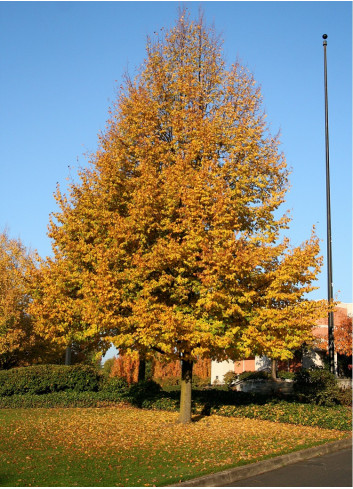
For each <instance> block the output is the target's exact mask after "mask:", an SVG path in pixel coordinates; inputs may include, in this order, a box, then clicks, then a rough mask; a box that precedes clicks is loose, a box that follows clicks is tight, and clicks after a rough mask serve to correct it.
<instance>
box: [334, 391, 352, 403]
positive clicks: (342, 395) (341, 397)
mask: <svg viewBox="0 0 353 489" xmlns="http://www.w3.org/2000/svg"><path fill="white" fill-rule="evenodd" d="M337 400H338V402H339V403H340V404H342V406H352V388H349V389H339V391H338V394H337Z"/></svg>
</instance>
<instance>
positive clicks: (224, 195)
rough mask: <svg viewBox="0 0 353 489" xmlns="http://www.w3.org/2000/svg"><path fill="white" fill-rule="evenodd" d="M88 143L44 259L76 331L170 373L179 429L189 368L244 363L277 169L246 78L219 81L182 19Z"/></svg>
mask: <svg viewBox="0 0 353 489" xmlns="http://www.w3.org/2000/svg"><path fill="white" fill-rule="evenodd" d="M100 140H101V145H100V149H99V150H98V151H97V153H96V155H94V156H93V157H92V160H91V166H90V168H88V169H86V170H82V171H81V172H80V182H79V183H78V184H75V183H73V184H72V185H71V188H70V190H69V195H68V197H66V196H63V195H62V194H61V192H60V190H59V189H58V191H57V194H56V199H57V202H58V204H59V207H60V212H58V213H56V214H55V215H54V216H53V219H52V221H51V226H50V236H51V237H52V239H53V240H54V244H55V246H54V251H55V253H57V254H58V255H61V256H62V257H63V258H64V260H63V262H62V265H63V266H64V267H66V268H67V269H68V270H74V272H72V271H70V272H69V273H70V274H71V273H74V277H75V280H79V281H80V288H79V294H80V297H81V298H82V300H80V301H79V306H78V307H79V308H80V314H79V316H80V320H82V321H83V323H84V324H85V325H87V327H88V330H89V331H94V330H95V328H97V332H98V333H99V334H101V335H102V336H103V337H104V338H106V339H107V340H111V341H113V343H114V344H115V346H116V347H117V348H119V351H120V352H122V353H127V354H129V353H131V352H135V351H136V352H138V353H139V354H140V356H142V357H143V358H146V359H148V357H149V356H150V355H151V354H152V352H153V351H155V352H158V353H160V354H163V355H164V357H165V359H166V360H167V361H174V360H181V366H182V367H181V371H182V373H181V376H182V381H181V409H180V421H181V422H183V423H184V422H188V421H190V419H191V381H192V368H193V364H194V362H195V361H196V360H197V358H201V359H202V358H212V359H217V360H223V359H225V358H238V357H243V356H244V355H245V354H246V353H247V352H248V351H249V348H250V346H249V343H248V342H247V341H245V340H246V338H247V331H248V330H249V328H250V326H251V321H252V322H253V324H254V320H255V319H254V318H255V316H256V314H260V313H261V308H260V307H259V306H258V304H259V300H258V298H257V296H258V294H260V295H263V292H261V291H258V290H257V288H256V287H257V286H258V284H259V281H261V280H260V279H261V277H262V275H263V274H267V273H268V272H267V268H266V267H268V264H269V263H270V262H271V260H274V259H275V256H276V254H277V255H278V254H279V255H280V254H283V252H284V251H283V250H284V248H285V246H286V243H284V244H282V245H279V244H278V243H277V241H278V239H279V233H280V232H281V230H282V229H284V228H286V226H287V223H288V220H289V219H288V216H287V215H279V213H278V212H276V211H277V210H278V208H279V206H280V205H281V204H282V203H283V201H284V197H285V192H286V188H287V170H286V164H285V160H284V157H283V155H282V154H281V153H280V152H279V151H278V144H279V141H278V138H277V137H273V136H271V134H270V133H269V131H268V128H267V126H266V123H265V116H264V114H263V112H262V109H261V95H260V90H259V88H258V87H256V85H255V81H254V79H253V77H252V76H251V74H250V73H248V72H247V70H245V69H244V68H243V67H242V66H240V65H239V64H234V65H232V66H231V67H230V68H229V69H226V67H225V62H224V60H223V58H222V52H221V45H220V42H219V40H218V39H217V38H216V36H215V34H214V32H213V30H212V29H209V28H206V27H205V25H204V23H203V20H202V17H201V18H200V19H199V20H198V21H197V22H192V21H190V20H189V18H188V16H187V15H186V13H185V11H183V12H182V13H181V15H180V17H179V19H178V22H177V24H176V26H175V27H174V28H172V29H171V30H170V31H169V32H168V33H167V34H166V35H165V37H164V38H163V39H157V40H156V41H155V42H152V41H149V42H148V45H147V58H146V60H145V63H144V65H143V68H142V70H141V73H140V75H139V76H138V77H137V78H136V80H134V81H132V80H130V79H129V78H127V79H126V83H125V85H124V87H122V88H121V92H120V95H119V98H118V101H117V104H116V106H115V107H114V108H113V110H112V112H111V117H110V120H109V121H108V126H107V129H106V132H105V134H104V135H102V136H101V138H100ZM312 260H313V262H312V263H309V262H307V265H308V267H314V268H315V258H314V257H313V256H312ZM65 273H66V271H65V270H63V274H64V275H65ZM64 297H66V298H67V301H68V310H67V312H68V315H67V317H71V318H72V317H74V313H73V310H72V312H71V313H70V314H71V315H70V314H69V312H70V311H69V309H70V307H71V306H70V301H71V299H70V297H68V296H67V294H64ZM254 305H255V306H254ZM60 307H61V306H60ZM63 307H66V306H64V305H63ZM298 311H299V306H298Z"/></svg>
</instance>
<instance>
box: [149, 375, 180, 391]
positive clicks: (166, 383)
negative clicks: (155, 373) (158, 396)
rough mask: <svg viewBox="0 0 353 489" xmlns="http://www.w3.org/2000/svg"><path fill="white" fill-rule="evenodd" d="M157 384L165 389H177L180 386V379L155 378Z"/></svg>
mask: <svg viewBox="0 0 353 489" xmlns="http://www.w3.org/2000/svg"><path fill="white" fill-rule="evenodd" d="M154 381H155V382H157V384H159V385H160V386H161V387H162V388H163V389H165V388H168V387H175V386H177V385H179V384H180V377H165V378H163V379H159V378H155V379H154Z"/></svg>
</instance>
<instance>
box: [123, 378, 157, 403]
mask: <svg viewBox="0 0 353 489" xmlns="http://www.w3.org/2000/svg"><path fill="white" fill-rule="evenodd" d="M161 390H162V389H161V386H160V385H159V384H158V383H157V382H155V381H154V380H142V381H140V382H136V383H135V384H131V386H130V388H129V390H128V393H127V395H128V396H129V397H132V398H134V399H137V400H140V399H146V398H147V399H149V398H151V397H153V396H155V395H156V394H159V393H160V392H161Z"/></svg>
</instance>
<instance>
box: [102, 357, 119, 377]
mask: <svg viewBox="0 0 353 489" xmlns="http://www.w3.org/2000/svg"><path fill="white" fill-rule="evenodd" d="M115 360H116V358H108V360H106V361H105V362H104V364H103V367H102V372H103V374H104V375H106V376H107V377H109V375H110V372H111V371H112V368H113V365H114V362H115Z"/></svg>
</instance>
